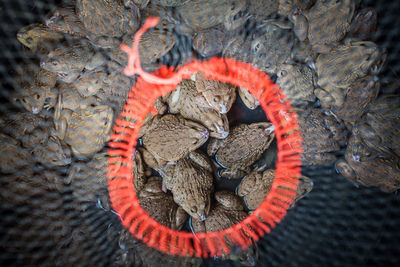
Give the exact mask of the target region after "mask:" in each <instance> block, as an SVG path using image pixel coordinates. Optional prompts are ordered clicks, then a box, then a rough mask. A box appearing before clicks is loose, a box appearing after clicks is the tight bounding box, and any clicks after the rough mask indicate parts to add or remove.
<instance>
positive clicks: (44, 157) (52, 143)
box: [31, 135, 72, 166]
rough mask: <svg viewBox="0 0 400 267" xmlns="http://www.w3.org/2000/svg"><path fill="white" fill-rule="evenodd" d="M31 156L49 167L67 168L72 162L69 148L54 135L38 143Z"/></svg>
mask: <svg viewBox="0 0 400 267" xmlns="http://www.w3.org/2000/svg"><path fill="white" fill-rule="evenodd" d="M31 154H32V156H33V157H34V159H35V160H36V161H38V162H40V163H42V164H44V165H48V166H65V165H68V164H70V163H71V161H72V160H71V150H70V149H69V147H68V146H67V145H66V144H65V143H64V142H62V141H61V140H60V139H58V137H56V136H54V135H50V136H49V138H48V139H47V140H44V141H43V142H41V143H36V144H35V146H34V147H33V148H32V149H31Z"/></svg>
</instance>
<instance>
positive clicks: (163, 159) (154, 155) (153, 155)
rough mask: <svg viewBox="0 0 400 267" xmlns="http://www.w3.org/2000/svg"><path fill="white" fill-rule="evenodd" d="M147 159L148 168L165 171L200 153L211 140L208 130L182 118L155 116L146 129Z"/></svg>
mask: <svg viewBox="0 0 400 267" xmlns="http://www.w3.org/2000/svg"><path fill="white" fill-rule="evenodd" d="M142 130H143V131H142V133H143V138H142V140H143V146H144V148H145V149H144V151H143V157H144V159H145V162H146V164H147V165H148V166H150V167H152V168H163V167H164V166H165V165H166V164H167V163H168V162H174V161H177V160H179V159H181V158H183V157H185V156H187V155H188V154H189V153H190V152H191V151H194V150H196V149H197V148H199V147H200V146H201V145H203V144H204V143H205V142H206V141H207V139H208V135H209V134H208V130H207V129H206V128H205V127H204V126H202V125H201V124H199V123H197V122H193V121H190V120H187V119H185V118H183V117H182V116H179V115H172V114H166V115H163V116H155V117H154V118H153V119H151V120H150V121H149V122H148V123H146V125H143V129H142Z"/></svg>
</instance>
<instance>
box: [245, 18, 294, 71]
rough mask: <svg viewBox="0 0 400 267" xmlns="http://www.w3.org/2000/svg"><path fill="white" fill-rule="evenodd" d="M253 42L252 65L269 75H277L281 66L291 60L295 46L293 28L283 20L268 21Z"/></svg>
mask: <svg viewBox="0 0 400 267" xmlns="http://www.w3.org/2000/svg"><path fill="white" fill-rule="evenodd" d="M260 27H261V28H262V29H263V31H261V32H260V33H256V34H255V37H254V40H253V41H252V42H251V52H252V55H253V56H252V62H251V63H252V64H253V65H254V67H256V68H258V69H259V70H261V71H264V72H267V73H269V74H275V73H276V72H277V70H278V69H279V67H280V65H281V64H283V63H285V62H287V61H288V60H290V56H291V53H292V50H293V46H294V44H295V40H296V39H295V36H294V33H293V31H292V28H291V27H292V26H291V25H290V24H289V23H287V22H285V21H282V20H277V19H268V20H265V21H264V23H263V24H262V25H261V26H260Z"/></svg>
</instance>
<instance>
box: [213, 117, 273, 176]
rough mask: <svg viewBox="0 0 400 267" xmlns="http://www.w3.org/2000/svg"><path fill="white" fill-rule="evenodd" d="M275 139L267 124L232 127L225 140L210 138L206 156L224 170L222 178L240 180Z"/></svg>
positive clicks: (271, 126) (270, 127) (221, 172)
mask: <svg viewBox="0 0 400 267" xmlns="http://www.w3.org/2000/svg"><path fill="white" fill-rule="evenodd" d="M274 138H275V132H274V126H273V125H272V123H269V122H258V123H252V124H239V125H237V126H236V127H233V128H232V130H231V131H230V134H229V135H228V137H227V138H225V139H214V138H212V139H211V140H210V142H209V144H208V146H207V154H208V155H209V156H214V155H215V159H216V161H217V163H218V164H219V165H221V166H222V167H223V168H224V169H223V170H221V171H220V172H219V175H220V176H221V177H224V178H228V177H229V178H234V179H237V178H241V177H243V176H244V175H245V174H247V173H249V172H250V170H251V168H250V166H251V165H252V164H253V163H255V162H256V161H257V160H258V159H259V158H260V156H261V155H262V154H263V152H264V151H265V150H266V149H267V148H268V147H269V146H270V144H271V143H272V141H273V140H274Z"/></svg>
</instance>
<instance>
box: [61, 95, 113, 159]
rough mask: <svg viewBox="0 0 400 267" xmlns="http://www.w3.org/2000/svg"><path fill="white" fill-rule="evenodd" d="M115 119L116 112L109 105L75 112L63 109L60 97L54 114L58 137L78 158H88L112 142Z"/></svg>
mask: <svg viewBox="0 0 400 267" xmlns="http://www.w3.org/2000/svg"><path fill="white" fill-rule="evenodd" d="M113 117H114V112H113V110H112V109H111V108H110V107H109V106H107V105H99V106H95V107H87V108H86V109H84V110H75V111H72V110H70V109H63V108H62V99H61V96H59V98H58V103H57V105H56V109H55V112H54V126H55V129H56V131H57V137H59V138H60V139H61V140H64V141H65V143H67V144H68V145H69V146H70V147H71V151H72V153H73V154H74V155H75V156H76V157H77V158H88V157H90V156H92V155H93V154H95V153H96V152H98V151H100V150H101V149H102V148H103V146H104V145H105V143H106V142H107V141H108V140H110V131H111V127H112V121H113ZM88 129H90V131H88Z"/></svg>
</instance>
